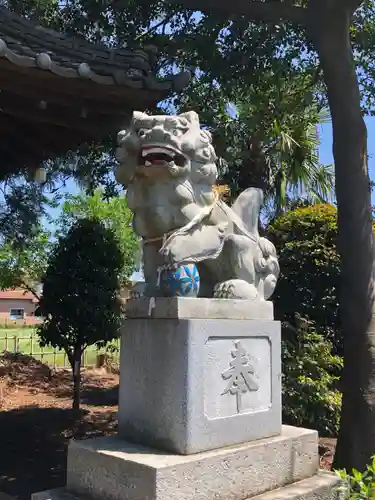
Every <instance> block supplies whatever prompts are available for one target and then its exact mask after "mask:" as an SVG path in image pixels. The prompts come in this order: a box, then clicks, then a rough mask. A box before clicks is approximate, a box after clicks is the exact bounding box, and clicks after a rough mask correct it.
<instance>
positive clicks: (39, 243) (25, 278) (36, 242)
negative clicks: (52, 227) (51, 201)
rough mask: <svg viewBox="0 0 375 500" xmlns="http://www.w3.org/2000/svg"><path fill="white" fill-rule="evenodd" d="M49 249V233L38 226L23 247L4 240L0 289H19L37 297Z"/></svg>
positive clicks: (0, 250) (1, 247) (1, 253)
mask: <svg viewBox="0 0 375 500" xmlns="http://www.w3.org/2000/svg"><path fill="white" fill-rule="evenodd" d="M50 249H51V242H50V233H49V232H48V231H45V230H44V229H43V228H42V227H41V226H40V225H39V226H37V227H35V228H34V231H33V233H32V235H30V236H29V238H28V241H27V244H25V245H22V246H19V245H14V244H13V243H11V242H9V241H8V240H4V241H3V243H2V245H0V289H2V290H5V289H6V288H17V287H21V288H24V289H26V290H29V291H31V292H32V293H33V294H34V295H35V296H36V297H38V296H39V294H38V290H37V285H38V284H39V283H40V281H41V279H42V276H43V275H44V273H45V271H46V269H47V264H48V256H49V252H50Z"/></svg>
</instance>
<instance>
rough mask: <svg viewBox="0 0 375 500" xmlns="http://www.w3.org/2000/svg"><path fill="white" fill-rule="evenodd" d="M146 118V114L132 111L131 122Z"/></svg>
mask: <svg viewBox="0 0 375 500" xmlns="http://www.w3.org/2000/svg"><path fill="white" fill-rule="evenodd" d="M147 116H148V115H146V113H143V112H142V111H133V118H132V122H133V123H137V121H139V120H144V119H145V118H147Z"/></svg>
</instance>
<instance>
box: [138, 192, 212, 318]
mask: <svg viewBox="0 0 375 500" xmlns="http://www.w3.org/2000/svg"><path fill="white" fill-rule="evenodd" d="M217 200H218V195H217V193H215V200H214V202H213V203H212V204H211V205H209V206H206V207H204V208H203V209H202V210H201V211H200V212H199V213H198V214H197V215H196V216H195V217H194V218H193V219H192V220H191V221H190V222H188V223H187V224H186V225H185V226H183V227H181V228H180V229H176V230H175V231H169V232H167V233H164V235H163V236H158V237H155V238H147V239H146V238H144V239H143V245H147V244H148V243H155V242H156V241H161V240H162V245H161V248H160V250H162V249H163V248H164V247H165V246H166V245H167V244H168V243H169V242H170V241H171V240H172V239H173V238H175V237H176V236H178V235H179V234H183V233H186V232H188V231H190V229H191V228H192V227H194V226H196V225H197V224H199V223H200V222H201V221H202V220H203V219H204V218H205V217H208V215H210V214H211V212H212V210H213V209H214V206H215V205H216V203H217ZM178 266H179V264H177V263H175V264H163V265H160V266H158V267H157V280H156V288H157V289H158V288H159V287H160V278H161V273H162V272H163V271H165V270H168V269H177V267H178ZM153 309H155V297H150V300H149V305H148V315H149V316H151V314H152V311H153Z"/></svg>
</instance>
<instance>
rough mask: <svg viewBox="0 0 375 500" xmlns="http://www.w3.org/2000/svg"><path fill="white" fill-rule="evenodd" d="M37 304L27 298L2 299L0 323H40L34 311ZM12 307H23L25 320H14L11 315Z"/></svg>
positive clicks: (0, 300) (0, 302) (0, 303)
mask: <svg viewBox="0 0 375 500" xmlns="http://www.w3.org/2000/svg"><path fill="white" fill-rule="evenodd" d="M36 307H37V304H35V303H33V302H32V301H31V300H27V299H0V324H4V323H20V324H27V325H33V324H37V323H40V320H39V319H38V318H35V316H34V313H35V309H36ZM10 309H23V310H24V314H25V316H24V319H23V320H12V319H11V317H10Z"/></svg>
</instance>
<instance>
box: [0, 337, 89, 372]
mask: <svg viewBox="0 0 375 500" xmlns="http://www.w3.org/2000/svg"><path fill="white" fill-rule="evenodd" d="M2 351H10V352H21V353H22V354H28V355H30V356H33V357H34V358H35V359H37V360H39V361H42V363H45V364H48V365H49V366H51V367H54V368H55V367H56V368H64V367H66V368H69V363H68V360H67V357H66V355H65V353H64V351H61V350H59V349H54V348H53V347H43V348H42V347H40V346H39V339H38V335H37V334H36V332H35V329H34V328H0V352H2ZM96 356H97V349H96V347H95V346H90V347H88V348H87V349H86V351H85V354H84V366H95V365H96Z"/></svg>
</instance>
